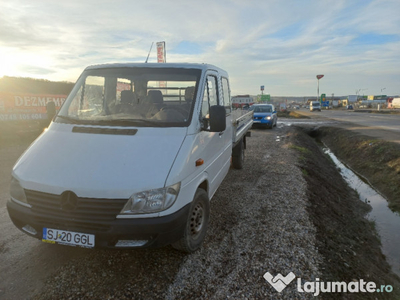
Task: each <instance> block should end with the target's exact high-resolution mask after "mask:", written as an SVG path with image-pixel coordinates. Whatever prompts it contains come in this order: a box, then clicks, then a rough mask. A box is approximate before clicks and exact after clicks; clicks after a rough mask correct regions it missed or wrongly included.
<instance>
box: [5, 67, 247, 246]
mask: <svg viewBox="0 0 400 300" xmlns="http://www.w3.org/2000/svg"><path fill="white" fill-rule="evenodd" d="M239 123H240V124H241V127H240V128H239V127H238V124H239ZM251 125H252V116H250V115H249V117H248V118H247V117H243V116H241V117H233V115H232V113H231V103H230V88H229V79H228V74H227V72H226V71H224V70H222V69H220V68H218V67H215V66H212V65H207V64H107V65H96V66H90V67H88V68H86V69H85V70H84V72H83V73H82V75H81V76H80V77H79V79H78V81H77V83H76V84H75V86H74V88H73V90H72V91H71V93H70V95H69V96H68V98H67V99H66V101H65V103H64V105H63V106H62V108H61V109H60V111H59V113H58V114H57V115H56V116H55V118H54V119H53V122H52V123H51V124H50V126H49V128H48V130H46V131H45V132H44V133H43V134H42V135H41V136H40V137H39V138H38V139H37V140H36V141H35V142H34V143H33V144H32V145H31V146H30V147H29V149H28V150H27V151H26V152H25V153H24V154H23V155H22V156H21V157H20V159H19V160H18V161H17V163H16V165H15V166H14V168H13V171H12V184H11V197H10V200H9V201H8V203H7V208H8V212H9V215H10V217H11V219H12V221H13V222H14V224H15V225H16V226H17V227H18V228H19V229H21V230H22V231H23V232H25V233H27V234H29V235H31V236H33V237H35V238H38V239H40V240H42V241H43V242H46V243H52V244H65V245H70V246H82V247H88V248H94V247H102V248H134V247H159V246H164V245H167V244H172V245H173V246H174V247H175V248H177V249H180V250H182V251H185V252H192V251H195V250H196V249H198V248H199V247H200V246H201V243H202V241H203V240H204V238H205V234H206V231H207V227H208V221H209V201H210V200H211V199H212V197H213V195H214V193H215V192H216V190H217V188H218V187H219V185H220V184H221V182H222V181H223V179H224V178H225V176H226V174H227V173H228V171H229V168H230V165H231V156H232V155H233V156H235V153H236V157H237V156H238V154H237V153H238V152H239V151H238V150H237V149H238V148H239V147H241V149H243V150H240V151H244V148H245V138H246V137H245V135H246V133H247V130H248V129H249V128H250V127H251ZM243 157H244V156H243Z"/></svg>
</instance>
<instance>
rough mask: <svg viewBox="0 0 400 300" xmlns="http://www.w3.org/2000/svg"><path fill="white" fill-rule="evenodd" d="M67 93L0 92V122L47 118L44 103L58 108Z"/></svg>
mask: <svg viewBox="0 0 400 300" xmlns="http://www.w3.org/2000/svg"><path fill="white" fill-rule="evenodd" d="M66 98H67V95H46V94H14V93H2V92H1V93H0V122H1V121H18V120H40V119H47V112H46V105H47V103H49V102H54V104H55V105H56V110H59V109H60V107H61V105H62V104H63V103H64V101H65V99H66Z"/></svg>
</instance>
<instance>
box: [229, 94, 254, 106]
mask: <svg viewBox="0 0 400 300" xmlns="http://www.w3.org/2000/svg"><path fill="white" fill-rule="evenodd" d="M253 104H254V98H253V97H251V96H250V95H237V96H233V97H232V107H233V108H236V109H237V108H243V107H247V108H248V107H249V106H251V105H253Z"/></svg>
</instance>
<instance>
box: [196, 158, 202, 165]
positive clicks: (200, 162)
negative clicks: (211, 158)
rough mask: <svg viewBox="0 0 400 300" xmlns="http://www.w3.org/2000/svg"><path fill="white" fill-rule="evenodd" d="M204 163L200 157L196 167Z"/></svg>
mask: <svg viewBox="0 0 400 300" xmlns="http://www.w3.org/2000/svg"><path fill="white" fill-rule="evenodd" d="M202 164H204V160H203V159H201V158H199V159H198V160H196V167H199V166H201V165H202Z"/></svg>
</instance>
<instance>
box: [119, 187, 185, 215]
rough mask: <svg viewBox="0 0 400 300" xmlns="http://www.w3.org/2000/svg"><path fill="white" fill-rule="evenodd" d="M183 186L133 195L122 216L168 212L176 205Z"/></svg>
mask: <svg viewBox="0 0 400 300" xmlns="http://www.w3.org/2000/svg"><path fill="white" fill-rule="evenodd" d="M180 187H181V184H180V183H177V184H174V185H171V186H168V187H165V188H161V189H155V190H148V191H144V192H140V193H135V194H133V195H132V196H131V197H130V198H129V200H128V202H127V203H126V204H125V206H124V208H123V209H122V211H121V214H149V213H155V212H160V211H163V210H166V209H168V208H170V207H171V206H172V204H174V202H175V200H176V198H177V197H178V194H179V190H180Z"/></svg>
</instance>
